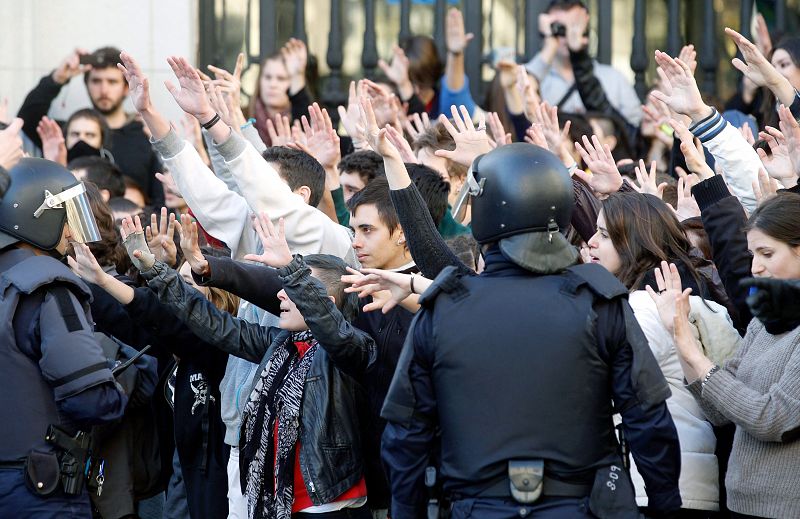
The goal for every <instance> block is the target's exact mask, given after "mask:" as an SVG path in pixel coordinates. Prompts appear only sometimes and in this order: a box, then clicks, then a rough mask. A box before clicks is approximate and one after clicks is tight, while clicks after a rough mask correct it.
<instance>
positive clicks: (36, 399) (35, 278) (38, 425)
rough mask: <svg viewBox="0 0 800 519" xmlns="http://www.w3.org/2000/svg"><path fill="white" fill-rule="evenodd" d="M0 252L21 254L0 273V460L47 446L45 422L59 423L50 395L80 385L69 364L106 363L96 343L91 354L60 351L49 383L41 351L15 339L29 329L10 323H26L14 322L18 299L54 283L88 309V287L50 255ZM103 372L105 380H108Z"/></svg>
mask: <svg viewBox="0 0 800 519" xmlns="http://www.w3.org/2000/svg"><path fill="white" fill-rule="evenodd" d="M0 254H3V255H4V256H5V255H9V254H14V255H20V257H21V258H23V257H24V259H22V261H20V262H18V263H16V264H15V265H14V266H13V267H11V268H9V269H8V270H6V271H4V272H0V358H2V362H0V384H2V395H3V396H2V402H3V405H2V406H0V421H2V422H3V423H4V424H6V428H5V430H6V434H4V436H3V441H2V442H0V460H4V461H11V460H18V459H22V458H24V457H25V456H26V455H27V454H28V451H30V450H31V449H41V450H52V446H50V445H48V443H47V442H46V441H45V434H46V432H47V429H48V426H49V425H51V424H60V423H61V419H60V418H59V414H58V409H57V406H56V399H55V398H54V395H55V396H64V395H66V396H69V395H70V394H74V393H76V392H78V391H81V390H83V389H85V388H84V387H82V386H81V387H75V384H76V380H75V379H76V378H77V377H75V376H71V375H74V373H71V372H72V371H73V370H72V369H71V367H72V366H81V367H89V368H97V369H100V368H106V367H107V362H106V359H105V358H104V357H103V356H102V355H101V351H100V349H99V348H98V349H97V352H96V355H93V354H94V353H95V352H87V358H82V359H75V358H74V355H71V354H70V355H64V357H65V358H64V359H63V360H59V361H58V362H57V363H55V362H54V364H57V365H59V366H63V369H64V373H48V375H49V376H50V377H52V378H53V379H54V381H53V382H52V383H51V384H52V385H51V384H48V382H47V381H46V380H45V379H44V377H43V375H42V372H41V370H40V367H39V364H38V358H37V357H39V356H41V351H35V350H36V347H37V346H38V345H36V344H33V345H31V349H32V350H34V351H24V350H25V347H24V346H23V345H21V344H17V333H22V334H23V335H25V334H26V333H27V332H28V330H25V329H22V330H18V329H15V328H14V327H15V326H16V327H18V328H19V327H28V326H31V323H29V322H19V320H17V321H14V316H15V314H16V313H17V311H18V310H19V304H20V301H21V298H22V297H23V296H25V295H30V294H33V293H34V292H36V291H37V290H39V289H40V288H43V287H47V286H53V287H55V286H57V285H59V290H62V291H63V290H65V288H64V287H68V289H69V291H70V292H72V294H74V295H76V296H77V297H78V300H79V301H80V302H81V303H82V304H83V306H84V309H85V310H88V305H89V300H90V298H91V292H90V291H89V288H88V287H87V286H86V285H85V284H84V282H83V281H81V280H80V279H79V278H78V277H77V276H76V275H75V274H74V273H73V272H72V271H71V270H69V269H68V268H67V267H66V266H65V265H64V264H63V263H61V262H59V261H58V260H56V259H54V258H52V257H49V256H29V254H30V252H28V251H24V250H21V249H11V250H8V251H5V252H2V253H0ZM62 293H63V292H62ZM28 300H29V301H30V298H28ZM70 306H71V304H70ZM69 317H70V316H69V315H67V316H65V318H69ZM45 325H46V324H45ZM33 331H34V330H30V332H31V333H32V332H33ZM47 354H48V355H58V354H59V351H58V349H50V351H48V352H47ZM89 355H92V357H91V358H89V357H88V356H89ZM95 357H96V358H95ZM108 373H109V375H108V377H107V379H108V380H113V379H112V378H111V377H110V372H108Z"/></svg>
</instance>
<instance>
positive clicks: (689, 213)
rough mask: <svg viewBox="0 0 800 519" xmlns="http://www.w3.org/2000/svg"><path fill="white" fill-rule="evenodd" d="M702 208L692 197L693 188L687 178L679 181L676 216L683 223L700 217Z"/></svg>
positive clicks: (681, 178) (683, 177)
mask: <svg viewBox="0 0 800 519" xmlns="http://www.w3.org/2000/svg"><path fill="white" fill-rule="evenodd" d="M700 214H701V213H700V206H699V205H697V201H696V200H695V199H694V197H693V196H692V186H691V185H690V183H689V182H688V181H687V179H686V177H685V176H682V177H680V178H679V179H678V201H677V202H676V207H675V216H677V217H678V221H680V222H682V221H684V220H688V219H689V218H695V217H697V216H700Z"/></svg>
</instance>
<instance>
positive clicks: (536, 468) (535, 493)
mask: <svg viewBox="0 0 800 519" xmlns="http://www.w3.org/2000/svg"><path fill="white" fill-rule="evenodd" d="M508 486H509V489H510V490H511V497H513V498H514V499H515V500H516V501H517V502H518V503H523V504H530V503H535V502H536V500H537V499H539V496H541V495H542V487H543V486H544V460H510V461H509V462H508Z"/></svg>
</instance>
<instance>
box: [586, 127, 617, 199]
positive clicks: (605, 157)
mask: <svg viewBox="0 0 800 519" xmlns="http://www.w3.org/2000/svg"><path fill="white" fill-rule="evenodd" d="M575 149H577V150H578V153H580V155H581V158H583V162H584V163H585V164H586V167H588V168H589V170H590V171H591V175H590V174H588V173H586V172H585V171H581V170H576V171H575V175H576V176H577V177H579V178H580V179H582V180H583V181H584V182H586V183H587V184H588V185H589V187H591V188H592V189H593V190H594V191H595V193H598V194H599V195H610V194H611V193H616V192H617V191H619V188H620V187H622V175H620V173H619V169H617V164H616V163H615V162H614V156H613V155H611V149H610V148H609V147H608V145H607V144H606V145H603V144H601V143H600V139H598V138H597V135H592V140H591V141H590V140H589V138H588V137H586V136H585V135H584V136H583V145H581V143H580V142H576V143H575Z"/></svg>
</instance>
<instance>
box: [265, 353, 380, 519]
mask: <svg viewBox="0 0 800 519" xmlns="http://www.w3.org/2000/svg"><path fill="white" fill-rule="evenodd" d="M294 345H295V347H297V353H298V355H299V356H300V358H302V357H303V355H305V354H306V352H307V351H308V350H309V349H310V348H311V344H310V343H307V342H296V343H294ZM273 436H274V438H275V459H274V460H273V461H272V463H273V467H274V466H275V465H276V464H277V461H278V460H277V456H278V420H277V419H276V420H275V433H274V435H273ZM366 495H367V484H366V482H365V481H364V477H363V476H362V477H361V479H360V480H359V481H358V483H356V484H355V485H353V486H352V487H350V489H349V490H348V491H347V492H345V493H344V494H342V495H340V496H339V497H337V498H336V499H334V500H333V502H334V503H337V502H339V501H346V500H348V499H358V498H362V497H366ZM311 506H314V503H313V501H311V496H309V495H308V491H307V490H306V484H305V481H304V480H303V471H302V470H301V469H300V441H299V440H298V441H297V445H295V450H294V501H293V502H292V513H296V512H299V511H301V510H305V509H306V508H309V507H311Z"/></svg>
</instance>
